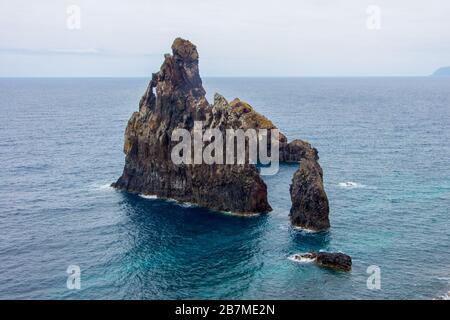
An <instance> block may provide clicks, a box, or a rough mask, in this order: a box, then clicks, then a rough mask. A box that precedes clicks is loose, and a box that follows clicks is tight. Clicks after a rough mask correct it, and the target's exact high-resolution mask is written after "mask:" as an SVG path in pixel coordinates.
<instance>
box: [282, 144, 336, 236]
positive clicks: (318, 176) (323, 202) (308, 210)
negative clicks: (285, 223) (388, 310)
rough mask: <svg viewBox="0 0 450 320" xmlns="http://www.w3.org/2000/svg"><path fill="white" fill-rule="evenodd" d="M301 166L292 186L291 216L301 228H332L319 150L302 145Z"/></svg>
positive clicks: (316, 229)
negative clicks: (319, 160)
mask: <svg viewBox="0 0 450 320" xmlns="http://www.w3.org/2000/svg"><path fill="white" fill-rule="evenodd" d="M301 150H303V151H302V155H303V157H302V159H301V160H300V168H299V169H298V170H297V171H296V172H295V174H294V176H293V178H292V184H291V186H290V193H291V201H292V206H291V210H290V214H289V217H290V219H291V222H292V224H293V225H295V226H298V227H300V228H304V229H309V230H314V231H322V230H326V229H328V228H330V220H329V218H328V215H329V206H328V197H327V194H326V193H325V189H324V186H323V172H322V168H321V167H320V165H319V163H318V159H319V157H318V155H317V150H316V149H314V148H311V146H310V145H309V144H307V143H303V144H302V145H301Z"/></svg>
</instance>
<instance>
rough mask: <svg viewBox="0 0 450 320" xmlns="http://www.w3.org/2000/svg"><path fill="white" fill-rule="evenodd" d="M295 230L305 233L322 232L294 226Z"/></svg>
mask: <svg viewBox="0 0 450 320" xmlns="http://www.w3.org/2000/svg"><path fill="white" fill-rule="evenodd" d="M293 228H294V229H295V230H298V231H302V232H304V233H318V232H320V231H317V230H313V229H308V228H304V227H299V226H293Z"/></svg>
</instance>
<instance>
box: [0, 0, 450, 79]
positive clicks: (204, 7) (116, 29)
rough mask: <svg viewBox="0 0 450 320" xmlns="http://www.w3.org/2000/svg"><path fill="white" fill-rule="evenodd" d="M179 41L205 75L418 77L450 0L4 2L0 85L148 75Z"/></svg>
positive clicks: (448, 59)
mask: <svg viewBox="0 0 450 320" xmlns="http://www.w3.org/2000/svg"><path fill="white" fill-rule="evenodd" d="M176 37H182V38H185V39H189V40H191V41H192V42H193V43H194V44H196V45H197V48H198V51H199V54H200V72H201V74H202V76H209V77H214V76H217V77H220V76H228V77H233V76H239V77H242V76H249V77H260V76H276V77H283V76H287V77H322V76H331V77H335V76H420V75H429V74H431V73H432V72H433V71H434V70H435V69H437V68H439V67H442V66H448V65H450V1H448V0H426V1H425V0H421V1H419V0H407V1H406V0H370V1H366V0H315V1H314V0H309V1H304V0H276V1H266V0H226V1H219V0H170V1H167V0H128V1H124V0H95V1H92V0H39V1H32V0H26V1H25V0H14V1H13V0H0V77H148V76H149V75H150V74H151V73H152V72H155V71H157V70H159V67H160V65H161V63H162V60H163V55H164V53H169V52H170V46H171V44H172V42H173V40H174V39H175V38H176Z"/></svg>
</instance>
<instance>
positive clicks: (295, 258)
mask: <svg viewBox="0 0 450 320" xmlns="http://www.w3.org/2000/svg"><path fill="white" fill-rule="evenodd" d="M302 255H305V253H296V254H293V255H292V256H289V257H288V259H289V260H291V261H294V262H299V263H311V262H314V261H316V259H314V258H308V257H303V256H302Z"/></svg>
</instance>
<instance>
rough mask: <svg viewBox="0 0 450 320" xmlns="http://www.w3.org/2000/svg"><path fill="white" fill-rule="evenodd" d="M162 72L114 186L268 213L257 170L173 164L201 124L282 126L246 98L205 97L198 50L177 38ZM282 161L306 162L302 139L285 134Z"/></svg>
mask: <svg viewBox="0 0 450 320" xmlns="http://www.w3.org/2000/svg"><path fill="white" fill-rule="evenodd" d="M172 53H173V54H172V55H170V54H166V55H165V57H164V63H163V64H162V66H161V69H160V71H159V72H157V73H154V74H153V76H152V79H151V81H150V83H149V85H148V88H147V90H146V92H145V94H144V95H143V97H142V98H141V101H140V103H139V112H134V113H133V114H132V116H131V118H130V120H129V121H128V125H127V128H126V131H125V143H124V153H125V155H126V158H125V167H124V170H123V174H122V176H121V177H120V178H119V179H118V180H117V182H116V183H114V184H113V186H114V187H116V188H118V189H122V190H127V191H131V192H138V193H143V194H148V195H156V196H158V197H162V198H172V199H176V200H179V201H183V202H191V203H195V204H198V205H200V206H204V207H207V208H211V209H215V210H221V211H231V212H236V213H244V214H245V213H255V212H268V211H271V210H272V209H271V207H270V205H269V203H268V201H267V187H266V184H265V183H264V181H263V180H262V179H261V177H260V175H259V172H258V170H257V168H256V166H255V165H253V164H248V163H247V164H243V165H229V164H212V165H209V164H196V165H188V164H180V165H176V164H174V163H173V162H172V161H171V150H172V148H173V147H174V146H175V144H176V143H177V142H173V141H171V136H172V132H173V130H174V129H178V128H182V129H186V130H188V131H190V132H191V133H192V131H193V128H194V122H195V121H203V127H204V129H207V128H218V129H220V130H221V131H223V130H225V129H230V128H233V129H244V130H245V129H248V128H254V129H259V128H265V129H271V128H275V126H274V124H273V123H272V122H271V121H270V120H269V119H267V118H266V117H264V116H263V115H261V114H259V113H258V112H256V111H255V110H254V109H253V108H252V107H251V106H250V105H249V104H248V103H246V102H243V101H241V100H239V99H235V100H233V101H231V102H228V101H227V100H226V99H225V98H224V97H222V96H221V95H219V94H216V95H215V97H214V104H213V105H210V104H209V103H208V101H207V100H206V98H205V90H204V88H203V86H202V80H201V78H200V74H199V68H198V61H199V55H198V52H197V49H196V47H195V45H193V44H192V43H191V42H189V41H187V40H183V39H180V38H177V39H176V40H175V41H174V43H173V45H172ZM279 140H280V160H281V161H298V160H299V159H301V158H302V156H303V152H304V151H303V149H302V148H301V145H302V144H303V143H304V142H302V141H300V140H296V141H293V142H291V143H288V142H287V139H286V137H285V136H284V135H282V134H281V135H280V138H279Z"/></svg>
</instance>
